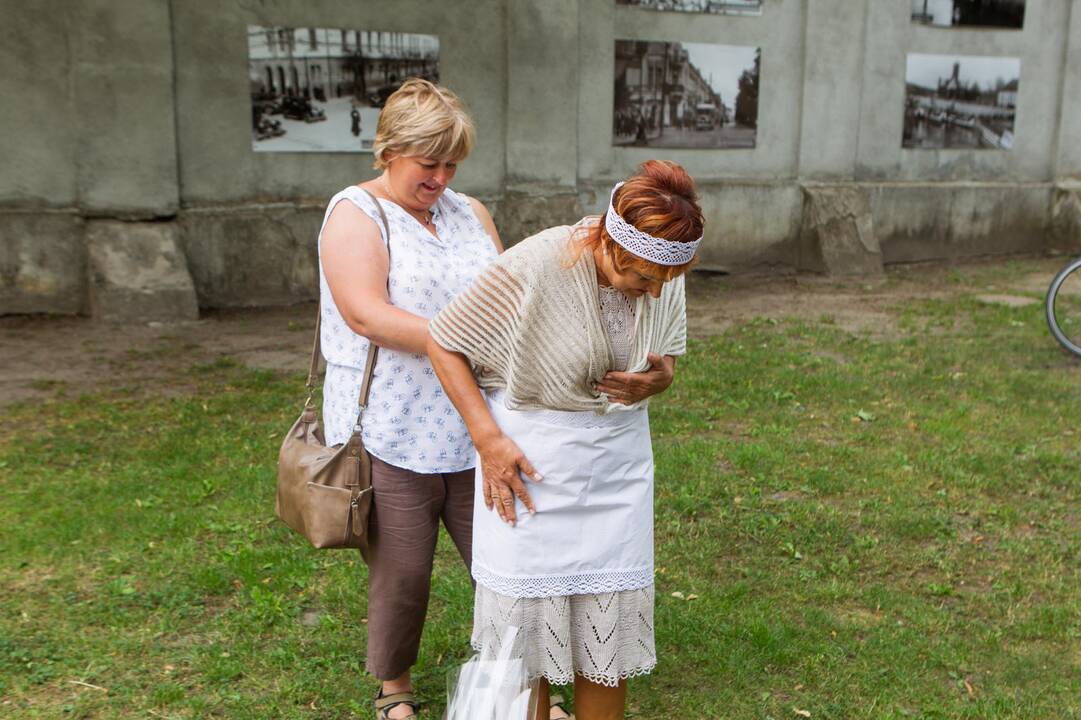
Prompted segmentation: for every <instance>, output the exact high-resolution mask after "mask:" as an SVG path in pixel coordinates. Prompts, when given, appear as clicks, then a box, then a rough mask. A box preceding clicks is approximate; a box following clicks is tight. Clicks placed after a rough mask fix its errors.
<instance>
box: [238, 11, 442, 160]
mask: <svg viewBox="0 0 1081 720" xmlns="http://www.w3.org/2000/svg"><path fill="white" fill-rule="evenodd" d="M410 77H422V78H426V79H428V80H431V81H433V82H438V81H439V38H437V37H435V36H434V35H416V34H413V33H400V32H380V31H377V30H340V29H328V28H287V27H260V26H257V25H249V26H248V79H249V84H250V88H251V131H252V149H253V150H257V151H260V152H370V151H371V149H372V141H373V139H374V138H375V126H376V122H377V121H378V119H379V110H380V108H382V107H383V105H384V103H386V101H387V97H388V96H389V95H390V94H391V93H392V92H394V91H395V90H397V89H398V88H399V87H400V86H401V84H402V83H403V82H404V81H405V80H406V79H407V78H410Z"/></svg>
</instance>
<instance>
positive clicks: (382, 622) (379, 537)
mask: <svg viewBox="0 0 1081 720" xmlns="http://www.w3.org/2000/svg"><path fill="white" fill-rule="evenodd" d="M473 477H474V471H473V469H469V470H462V471H461V472H455V473H433V474H423V473H416V472H413V471H412V470H405V469H403V468H399V467H395V466H393V465H388V464H387V463H385V462H383V461H382V460H380V459H379V458H377V457H375V456H372V495H373V498H374V500H373V502H372V514H371V519H370V521H369V530H368V533H369V535H368V537H369V545H368V553H367V561H368V663H367V669H368V672H370V673H371V674H372V675H374V676H375V677H377V678H379V679H380V680H393V679H394V678H396V677H398V676H400V675H401V674H402V673H404V672H405V671H406V670H408V669H409V668H411V667H412V666H413V664H414V663H415V662H416V661H417V653H418V651H419V650H420V635H421V631H422V630H423V629H424V617H425V615H426V614H427V612H428V592H429V589H430V587H431V581H432V562H433V560H434V558H435V543H436V540H437V539H438V538H439V519H440V518H443V524H444V525H445V526H446V528H447V532H449V533H450V537H451V539H452V540H453V541H454V545H455V546H456V547H457V548H458V553H459V554H460V555H461V556H462V560H463V561H464V562H465V567H466V570H467V571H468V570H469V569H470V564H471V562H472V559H473Z"/></svg>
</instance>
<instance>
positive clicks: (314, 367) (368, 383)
mask: <svg viewBox="0 0 1081 720" xmlns="http://www.w3.org/2000/svg"><path fill="white" fill-rule="evenodd" d="M359 189H360V190H361V192H363V193H364V194H365V195H367V196H368V197H370V198H371V199H372V203H373V204H374V205H375V208H376V209H377V210H378V211H379V219H380V220H382V221H383V229H384V230H385V231H386V233H387V258H388V260H389V258H390V223H389V222H387V214H386V212H384V210H383V206H382V205H380V204H379V200H377V199H376V197H375V195H372V194H371V193H370V192H368V191H367V190H365V189H364V188H359ZM387 292H388V293H389V292H390V270H389V266H388V270H387ZM322 320H323V306H322V303H320V305H319V309H318V311H317V312H316V315H315V342H314V343H312V361H311V364H310V365H309V366H308V399H307V400H306V401H305V402H304V407H305V409H314V407H313V406H312V398H313V397H314V396H315V378H316V376H317V375H318V374H319V350H320V340H321V332H320V330H321V327H322ZM378 354H379V346H378V345H376V344H375V343H373V342H370V341H369V343H368V357H367V359H366V360H365V361H364V380H363V382H362V383H361V386H360V397H359V404H360V413H363V412H364V409H365V408H366V407H367V406H368V394H369V393H370V392H371V389H372V372H373V371H374V370H375V358H376V355H378ZM359 430H360V414H358V415H357V425H356V427H355V428H354V430H353V432H354V434H355V433H356V432H358V431H359Z"/></svg>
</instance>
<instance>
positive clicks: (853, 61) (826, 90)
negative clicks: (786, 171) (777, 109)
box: [799, 0, 867, 179]
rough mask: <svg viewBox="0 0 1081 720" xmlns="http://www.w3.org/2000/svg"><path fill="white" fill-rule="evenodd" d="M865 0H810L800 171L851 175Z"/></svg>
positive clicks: (814, 174)
mask: <svg viewBox="0 0 1081 720" xmlns="http://www.w3.org/2000/svg"><path fill="white" fill-rule="evenodd" d="M866 16H867V0H808V2H807V16H806V21H805V25H804V48H805V53H806V55H805V58H804V66H803V67H804V70H803V109H802V112H801V121H800V128H799V133H800V151H799V176H800V177H801V178H807V179H827V178H829V179H851V178H852V176H853V174H854V171H855V163H856V149H857V143H858V139H859V118H860V112H859V108H860V96H861V94H862V90H863V88H862V83H863V57H864V41H865V37H866V35H865V23H866Z"/></svg>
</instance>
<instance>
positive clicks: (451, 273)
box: [319, 186, 497, 473]
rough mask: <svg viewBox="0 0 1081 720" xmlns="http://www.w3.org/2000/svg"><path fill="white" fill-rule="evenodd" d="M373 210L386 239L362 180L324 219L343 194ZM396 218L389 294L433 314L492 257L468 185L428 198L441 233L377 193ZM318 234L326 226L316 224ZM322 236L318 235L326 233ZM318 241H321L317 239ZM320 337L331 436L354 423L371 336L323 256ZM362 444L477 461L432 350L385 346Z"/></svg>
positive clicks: (436, 469) (406, 454) (425, 467)
mask: <svg viewBox="0 0 1081 720" xmlns="http://www.w3.org/2000/svg"><path fill="white" fill-rule="evenodd" d="M343 200H345V201H349V202H352V203H353V204H354V205H356V206H357V207H358V208H359V209H360V210H362V211H363V212H364V213H365V214H367V215H368V217H370V218H371V219H372V220H373V221H374V222H375V224H376V226H377V227H378V228H379V232H380V234H381V235H382V236H383V242H386V241H387V238H386V234H385V232H384V230H383V223H382V221H381V219H380V217H379V211H378V210H377V209H376V207H375V206H374V205H373V204H372V200H371V198H370V197H369V196H368V195H367V194H366V193H365V192H364V191H363V190H361V189H360V188H358V187H356V186H351V187H347V188H345V189H344V190H342V191H341V192H339V193H338V194H336V195H335V196H334V197H332V198H331V199H330V203H329V204H328V205H327V211H326V214H325V215H324V217H323V226H324V227H325V226H326V221H327V219H328V218H329V217H330V213H331V211H332V210H333V209H334V207H335V206H336V205H337V204H338V203H339V202H341V201H343ZM379 203H380V205H381V206H382V207H383V210H384V211H385V212H386V214H387V221H388V224H389V225H390V237H391V240H390V282H389V285H390V302H391V304H393V305H395V306H396V307H399V308H401V309H403V310H405V311H407V312H411V313H413V314H415V315H419V316H421V317H424V318H428V319H431V318H432V317H433V316H434V315H435V314H436V313H437V312H439V311H440V310H441V309H442V308H443V306H444V305H446V304H447V303H449V302H450V301H451V299H453V298H454V297H455V296H456V295H458V294H459V293H460V292H462V291H463V290H465V289H466V288H467V287H469V285H470V284H471V283H472V282H473V279H474V278H475V277H476V276H477V275H478V274H479V273H480V271H481V270H483V269H484V267H485V266H487V265H488V263H490V262H491V261H492V260H494V259H495V257H496V254H497V253H496V249H495V245H494V244H493V242H492V238H491V236H490V235H488V233H487V231H485V229H484V226H483V225H481V222H480V220H479V219H478V218H477V216H476V213H474V212H473V208H472V206H471V205H470V204H469V200H468V199H466V197H465V196H464V195H459V194H458V193H456V192H454V191H452V190H450V189H449V188H448V189H447V190H444V191H443V194H442V195H441V196H440V198H439V200H438V201H437V202H436V204H435V206H434V207H433V208H432V220H433V222H434V223H435V227H436V230H437V232H438V233H439V237H438V238H436V237H434V236H433V235H432V234H431V233H429V232H428V231H427V230H425V229H424V227H423V226H422V225H421V224H420V223H419V222H418V221H417V220H416V219H415V218H414V217H413V216H412V215H410V214H409V213H407V212H406V211H405V210H404V209H402V208H401V207H399V206H398V205H397V204H395V203H392V202H390V201H387V200H380V201H379ZM319 235H320V240H321V239H322V229H320V231H319ZM320 246H321V243H320ZM320 250H321V247H320ZM319 299H320V303H321V313H322V332H321V342H322V349H323V357H324V358H326V361H327V372H326V379H325V381H324V384H323V431H324V433H325V435H326V442H327V444H328V445H336V444H338V443H344V442H345V441H346V440H348V439H349V435H350V434H351V433H352V432H353V426H354V425H355V424H356V419H357V401H358V398H359V395H360V384H361V380H362V376H363V373H364V361H365V359H366V358H367V356H368V339H367V338H366V337H363V336H361V335H358V334H357V333H355V332H353V331H352V329H350V328H349V326H348V325H347V324H346V322H345V320H344V319H343V318H342V316H341V313H340V312H339V311H338V308H337V306H336V305H335V304H334V298H333V297H332V296H331V294H330V287H329V286H328V285H327V281H326V276H325V274H324V273H323V265H322V261H321V260H320V264H319ZM363 425H364V446H365V447H366V448H367V450H368V451H369V452H370V453H372V455H375V456H376V457H378V458H379V459H380V460H382V461H384V462H386V463H389V464H391V465H395V466H397V467H400V468H405V469H408V470H412V471H414V472H419V473H442V472H457V471H459V470H465V469H468V468H471V467H473V465H474V457H475V454H474V450H473V444H472V442H471V441H470V439H469V433H468V431H467V430H466V427H465V423H464V422H463V421H462V419H461V417H460V416H459V415H458V412H457V410H455V409H454V406H453V404H451V402H450V399H449V398H448V397H447V396H446V394H445V393H444V392H443V388H442V386H441V385H440V384H439V380H438V378H436V376H435V371H434V370H432V365H431V363H430V362H429V361H428V358H427V356H426V355H418V354H415V353H409V352H402V351H398V350H391V349H389V348H380V350H379V355H378V358H377V359H376V364H375V372H374V375H373V377H372V389H371V395H370V397H369V399H368V408H367V410H365V412H364V418H363Z"/></svg>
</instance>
